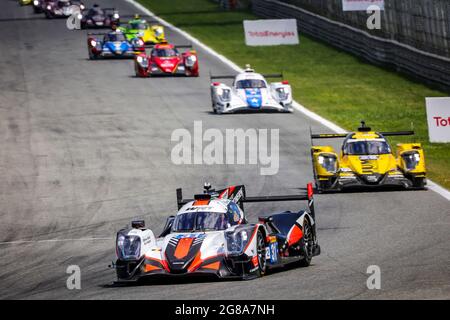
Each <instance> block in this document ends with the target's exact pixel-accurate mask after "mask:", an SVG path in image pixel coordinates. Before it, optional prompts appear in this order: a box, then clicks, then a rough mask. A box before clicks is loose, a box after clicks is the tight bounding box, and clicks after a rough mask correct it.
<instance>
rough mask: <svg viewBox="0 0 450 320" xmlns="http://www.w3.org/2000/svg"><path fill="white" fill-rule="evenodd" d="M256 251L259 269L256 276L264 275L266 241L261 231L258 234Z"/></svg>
mask: <svg viewBox="0 0 450 320" xmlns="http://www.w3.org/2000/svg"><path fill="white" fill-rule="evenodd" d="M256 253H257V257H258V270H256V276H257V277H258V278H259V277H262V276H264V275H265V274H266V268H267V263H266V242H265V240H264V236H263V234H262V233H261V231H258V233H257V234H256Z"/></svg>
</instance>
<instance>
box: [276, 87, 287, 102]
mask: <svg viewBox="0 0 450 320" xmlns="http://www.w3.org/2000/svg"><path fill="white" fill-rule="evenodd" d="M277 93H278V98H280V100H286V99H287V98H288V96H289V93H287V92H286V90H285V89H284V88H278V89H277Z"/></svg>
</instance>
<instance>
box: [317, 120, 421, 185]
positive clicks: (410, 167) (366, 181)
mask: <svg viewBox="0 0 450 320" xmlns="http://www.w3.org/2000/svg"><path fill="white" fill-rule="evenodd" d="M406 135H414V132H413V131H401V132H375V131H372V129H371V128H369V127H366V125H365V123H364V121H363V122H361V127H360V128H359V129H358V131H357V132H351V133H348V134H311V140H312V141H313V140H314V139H331V138H343V139H345V140H344V143H343V144H342V148H341V150H340V152H339V154H338V153H337V152H336V151H335V150H334V149H333V147H332V146H314V145H313V146H312V148H311V156H312V163H313V170H314V179H315V181H316V188H317V190H318V191H319V192H324V191H340V190H342V189H345V188H355V187H381V186H394V187H395V186H397V187H404V188H406V189H423V188H424V187H425V185H426V169H425V157H424V152H423V149H422V146H421V145H420V143H401V144H398V145H397V151H396V155H395V154H394V153H393V151H392V148H391V146H390V145H389V143H388V141H387V140H386V138H385V137H388V136H406Z"/></svg>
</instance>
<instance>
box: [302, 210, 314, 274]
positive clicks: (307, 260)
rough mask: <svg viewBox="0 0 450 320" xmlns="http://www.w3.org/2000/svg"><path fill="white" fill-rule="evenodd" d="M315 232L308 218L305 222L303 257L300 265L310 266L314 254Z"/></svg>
mask: <svg viewBox="0 0 450 320" xmlns="http://www.w3.org/2000/svg"><path fill="white" fill-rule="evenodd" d="M313 251H314V234H313V229H312V226H311V224H310V223H309V221H308V220H307V219H305V222H304V224H303V239H302V244H301V248H300V253H301V255H302V256H303V258H302V259H301V260H300V261H299V262H298V266H299V267H309V265H310V264H311V260H312V257H313V254H314V252H313Z"/></svg>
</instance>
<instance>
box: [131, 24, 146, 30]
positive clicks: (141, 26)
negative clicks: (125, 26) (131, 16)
mask: <svg viewBox="0 0 450 320" xmlns="http://www.w3.org/2000/svg"><path fill="white" fill-rule="evenodd" d="M130 29H136V30H145V29H147V24H145V23H142V22H134V23H130Z"/></svg>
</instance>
